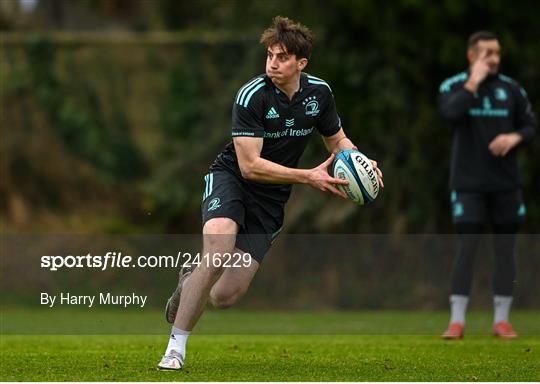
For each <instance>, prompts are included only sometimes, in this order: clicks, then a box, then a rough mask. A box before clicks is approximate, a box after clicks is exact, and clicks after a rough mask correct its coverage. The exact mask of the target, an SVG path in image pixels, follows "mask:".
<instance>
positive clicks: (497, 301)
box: [493, 296, 513, 324]
mask: <svg viewBox="0 0 540 384" xmlns="http://www.w3.org/2000/svg"><path fill="white" fill-rule="evenodd" d="M512 299H513V297H512V296H493V308H494V310H495V311H494V316H493V324H496V323H500V322H501V321H508V318H509V316H510V307H511V306H512Z"/></svg>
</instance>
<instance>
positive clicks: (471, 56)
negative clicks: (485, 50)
mask: <svg viewBox="0 0 540 384" xmlns="http://www.w3.org/2000/svg"><path fill="white" fill-rule="evenodd" d="M477 58H478V48H476V47H471V48H469V49H467V60H468V61H469V63H470V64H472V63H474V62H475V61H476V59H477Z"/></svg>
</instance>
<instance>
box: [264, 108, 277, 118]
mask: <svg viewBox="0 0 540 384" xmlns="http://www.w3.org/2000/svg"><path fill="white" fill-rule="evenodd" d="M278 117H279V113H277V111H276V109H275V108H274V107H272V108H270V109H269V110H268V113H267V114H266V118H267V119H277V118H278Z"/></svg>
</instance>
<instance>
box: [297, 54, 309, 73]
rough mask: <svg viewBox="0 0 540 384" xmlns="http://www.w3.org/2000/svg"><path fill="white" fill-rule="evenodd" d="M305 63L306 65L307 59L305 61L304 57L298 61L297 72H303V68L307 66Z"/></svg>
mask: <svg viewBox="0 0 540 384" xmlns="http://www.w3.org/2000/svg"><path fill="white" fill-rule="evenodd" d="M307 63H308V59H306V58H305V57H304V58H302V59H300V60H298V70H299V71H302V70H304V68H305V67H306V66H307Z"/></svg>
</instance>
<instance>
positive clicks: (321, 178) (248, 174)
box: [233, 137, 348, 198]
mask: <svg viewBox="0 0 540 384" xmlns="http://www.w3.org/2000/svg"><path fill="white" fill-rule="evenodd" d="M233 142H234V148H235V150H236V156H237V158H238V164H239V166H240V171H241V172H242V176H243V177H244V178H245V179H248V180H253V181H258V182H263V183H273V184H308V185H310V186H312V187H313V188H316V189H319V190H321V191H325V192H331V193H333V194H335V195H337V196H340V197H343V198H347V196H346V195H345V193H343V192H341V191H340V190H339V189H337V188H336V187H335V185H336V184H344V185H345V184H348V182H347V181H346V180H340V179H336V178H334V177H331V176H330V175H329V174H328V171H327V169H328V167H329V166H330V165H331V164H332V161H333V160H334V155H333V154H332V155H331V156H330V157H329V158H328V159H327V160H326V161H325V162H323V163H322V164H320V165H319V166H317V167H315V168H312V169H297V168H289V167H285V166H283V165H280V164H277V163H274V162H272V161H269V160H266V159H263V158H262V157H261V150H262V146H263V139H262V138H256V137H235V138H234V139H233Z"/></svg>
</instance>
